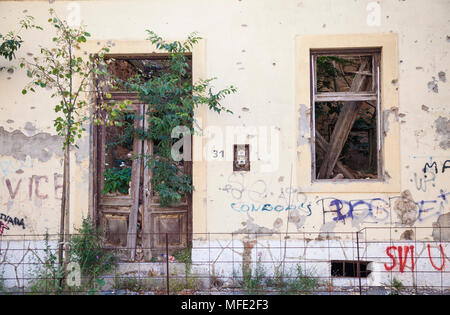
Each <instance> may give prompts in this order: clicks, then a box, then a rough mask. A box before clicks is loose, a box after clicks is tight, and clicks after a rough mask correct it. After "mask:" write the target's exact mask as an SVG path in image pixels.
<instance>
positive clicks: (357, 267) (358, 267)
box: [356, 231, 362, 295]
mask: <svg viewBox="0 0 450 315" xmlns="http://www.w3.org/2000/svg"><path fill="white" fill-rule="evenodd" d="M356 253H357V255H358V262H357V263H356V273H357V275H358V282H359V295H362V289H361V264H360V259H359V231H357V232H356Z"/></svg>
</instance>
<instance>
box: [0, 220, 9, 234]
mask: <svg viewBox="0 0 450 315" xmlns="http://www.w3.org/2000/svg"><path fill="white" fill-rule="evenodd" d="M4 230H9V227H8V224H5V223H3V221H0V235H3V231H4Z"/></svg>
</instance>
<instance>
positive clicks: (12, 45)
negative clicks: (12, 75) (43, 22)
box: [0, 15, 42, 72]
mask: <svg viewBox="0 0 450 315" xmlns="http://www.w3.org/2000/svg"><path fill="white" fill-rule="evenodd" d="M19 25H20V27H19V29H18V30H16V31H10V32H8V33H6V34H4V35H3V34H0V56H2V57H4V58H5V59H7V60H9V61H11V60H13V59H15V58H16V52H17V51H18V50H19V48H20V47H21V46H22V43H23V39H22V37H21V35H20V34H21V32H22V31H23V30H27V29H33V28H35V29H39V30H42V27H40V26H39V25H36V24H34V17H32V16H30V15H27V16H25V17H24V18H23V19H21V20H20V22H19ZM5 69H7V70H8V71H9V72H12V71H13V70H14V68H13V67H12V66H10V67H5V66H0V71H2V70H5Z"/></svg>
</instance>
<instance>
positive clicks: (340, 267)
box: [331, 260, 371, 278]
mask: <svg viewBox="0 0 450 315" xmlns="http://www.w3.org/2000/svg"><path fill="white" fill-rule="evenodd" d="M369 263H370V262H368V261H360V262H359V270H360V276H361V278H367V276H368V275H370V272H371V271H370V270H369V269H368V268H367V266H368V265H369ZM331 276H332V277H338V278H339V277H341V278H343V277H345V278H352V277H353V278H357V277H358V262H357V261H354V260H332V261H331Z"/></svg>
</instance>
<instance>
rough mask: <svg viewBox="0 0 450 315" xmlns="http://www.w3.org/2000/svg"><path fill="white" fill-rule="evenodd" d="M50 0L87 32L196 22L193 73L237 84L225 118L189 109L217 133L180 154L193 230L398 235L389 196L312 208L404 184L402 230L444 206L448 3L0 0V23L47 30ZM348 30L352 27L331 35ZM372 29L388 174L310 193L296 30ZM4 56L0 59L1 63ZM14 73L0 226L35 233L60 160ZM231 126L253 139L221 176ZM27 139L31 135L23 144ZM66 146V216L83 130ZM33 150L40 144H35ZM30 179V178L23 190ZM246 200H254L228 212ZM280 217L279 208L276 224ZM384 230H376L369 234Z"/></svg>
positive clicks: (80, 172) (82, 198)
mask: <svg viewBox="0 0 450 315" xmlns="http://www.w3.org/2000/svg"><path fill="white" fill-rule="evenodd" d="M376 3H379V6H377V5H376ZM50 7H53V8H55V10H56V12H57V13H58V15H59V16H60V17H67V18H68V19H75V21H76V19H77V18H78V17H79V18H80V20H81V21H82V23H83V24H86V25H87V28H88V31H89V32H90V33H91V34H92V38H93V41H96V40H99V41H108V40H111V41H112V42H114V41H118V42H119V41H144V40H145V37H146V33H145V30H146V29H152V30H154V31H155V32H156V33H158V34H159V35H160V36H162V37H164V38H169V39H183V38H185V37H186V36H187V35H188V34H189V33H190V32H192V31H197V32H198V33H199V35H200V36H201V37H203V38H204V41H203V43H202V45H204V49H203V53H201V54H200V55H197V56H200V59H199V62H200V63H202V68H203V70H202V75H199V77H201V76H205V77H207V78H210V77H217V78H218V79H217V80H216V81H215V83H214V85H215V86H216V87H217V88H222V87H225V86H227V85H230V84H232V85H235V86H237V87H238V93H236V94H234V95H231V96H229V97H228V98H227V99H226V100H225V102H224V105H226V106H227V107H228V108H230V109H231V110H232V111H233V112H234V114H233V115H231V114H223V115H220V116H218V115H216V114H214V113H206V114H204V115H203V114H198V115H197V117H199V118H200V117H201V118H202V123H203V128H205V129H206V128H209V131H211V132H215V133H216V134H218V133H219V131H220V132H221V133H222V135H223V143H222V144H221V143H220V141H218V142H215V141H212V139H202V140H201V141H197V143H202V148H198V147H196V148H194V151H195V150H199V149H205V151H206V152H204V155H205V156H210V157H211V158H210V159H209V160H207V161H205V159H202V161H194V172H195V174H194V176H195V178H194V184H195V186H196V189H197V190H196V192H195V194H194V232H197V233H205V232H208V233H218V232H236V231H239V230H245V229H247V230H249V231H269V232H273V231H281V232H286V231H289V232H297V231H300V232H302V231H316V232H321V231H326V232H333V231H334V232H338V231H356V230H359V229H362V228H364V227H367V226H392V227H395V228H398V231H397V232H396V233H398V234H401V233H402V232H403V230H404V229H406V228H408V229H409V228H410V227H409V226H404V225H402V224H401V222H400V219H399V217H398V215H397V212H396V211H395V209H394V207H393V204H394V203H395V200H396V199H392V203H391V204H390V205H386V203H384V206H382V205H380V204H378V205H379V207H378V208H374V209H375V210H374V209H372V210H374V211H372V212H371V213H372V214H373V216H371V215H370V214H371V213H369V212H367V207H366V208H365V209H363V207H361V206H358V207H360V208H357V210H358V211H355V212H354V215H353V218H351V217H347V218H346V219H345V220H338V221H336V220H334V219H333V218H335V217H336V213H332V212H324V210H325V211H328V210H330V209H329V208H330V207H328V206H327V204H325V206H324V205H323V204H322V200H323V198H337V199H339V200H346V201H350V200H365V201H366V202H369V201H370V200H373V199H375V198H380V199H382V200H385V201H388V200H389V198H390V197H391V198H392V197H396V196H399V195H400V194H401V193H402V192H404V191H407V190H408V191H409V192H410V193H411V196H412V198H413V200H414V201H415V202H417V203H419V204H421V201H423V205H422V206H421V207H422V210H423V211H418V212H417V216H416V217H417V220H416V221H415V223H414V226H415V227H422V226H427V227H431V226H432V225H433V223H435V222H437V220H438V218H439V217H440V216H441V215H444V214H447V213H449V212H450V209H449V202H448V199H449V198H450V195H446V193H447V192H448V190H449V183H450V181H449V174H450V169H447V170H445V169H444V172H442V168H443V165H447V166H450V162H448V163H447V164H445V162H446V161H447V160H450V154H449V152H450V151H449V150H450V147H449V144H448V141H449V140H448V137H449V132H450V131H449V127H448V125H449V124H450V123H449V119H450V115H449V110H448V101H449V99H450V89H449V81H448V80H449V79H448V76H449V75H448V72H449V70H450V69H449V65H450V56H449V47H450V38H449V36H450V26H449V23H448V12H449V9H450V3H449V2H448V1H445V0H433V1H422V0H408V1H387V0H385V1H377V2H375V1H369V0H364V1H363V0H360V1H351V0H345V1H336V0H327V1H326V0H284V1H275V0H272V1H270V0H242V1H238V0H233V1H229V0H209V1H207V0H203V1H201V0H191V1H184V0H178V1H172V0H171V1H167V0H152V1H142V0H135V1H123V0H122V1H120V0H110V1H58V0H56V1H53V3H52V4H49V2H48V1H0V33H2V34H3V33H5V32H6V31H8V30H12V29H15V28H16V27H17V22H18V20H19V19H20V18H21V17H22V16H23V15H24V14H28V15H32V16H34V17H35V18H36V22H37V23H38V24H40V25H43V26H47V25H48V23H47V19H48V9H49V8H50ZM378 13H379V23H378V20H377V19H376V18H377V17H378V16H377V14H378ZM373 17H375V19H373ZM47 28H48V27H47ZM355 34H357V35H358V36H357V37H348V38H347V37H345V35H352V36H353V35H355ZM364 34H367V36H365V35H364ZM381 34H387V35H386V36H387V37H378V39H379V40H380V41H383V39H382V38H389V40H391V41H393V42H391V44H387V45H390V46H389V47H390V48H391V49H392V50H391V53H390V57H389V59H387V60H386V63H385V64H384V65H385V66H386V68H385V70H384V71H383V75H384V74H385V73H386V74H389V75H387V76H386V77H383V86H384V89H383V93H385V92H386V91H387V90H388V91H390V92H388V93H390V94H389V95H390V96H389V98H387V100H388V102H385V101H386V99H383V100H382V108H383V114H384V115H385V118H386V119H385V120H384V119H383V121H386V122H387V123H388V124H389V131H388V133H387V135H386V139H388V140H387V142H386V143H387V145H388V146H389V150H388V152H391V153H389V154H387V155H385V156H384V159H385V162H386V164H387V165H389V168H390V169H391V172H389V175H390V177H391V180H392V182H391V183H389V185H384V184H381V185H378V186H379V187H373V186H372V187H373V188H372V187H369V186H365V184H364V183H361V184H353V183H352V184H351V185H348V186H347V185H343V184H342V183H329V184H327V185H325V186H324V187H323V188H321V189H315V188H314V185H311V180H310V177H308V176H307V174H310V169H311V165H310V160H311V157H310V155H309V154H310V153H309V149H308V148H309V145H308V144H307V142H303V141H300V145H299V137H301V136H305V137H304V139H305V141H307V138H308V133H310V126H309V125H308V122H309V119H305V118H306V116H307V112H306V111H307V109H308V108H309V106H310V104H309V103H308V99H309V95H308V89H309V86H306V85H305V82H307V81H305V78H306V77H305V73H306V71H308V70H307V69H304V67H303V68H302V65H304V64H305V60H304V59H302V57H301V56H302V47H303V46H301V45H302V44H301V43H302V39H305V38H309V39H310V40H312V41H313V42H316V43H317V42H321V40H320V39H316V38H319V37H321V36H325V37H322V38H327V40H326V41H322V42H321V45H325V44H326V43H329V44H330V45H333V44H334V43H335V44H336V45H339V42H340V40H341V39H342V41H347V42H348V43H349V44H352V43H351V40H349V38H358V40H359V41H360V43H364V42H367V43H369V42H373V41H372V40H375V41H376V40H377V36H379V35H381ZM331 35H338V36H331ZM23 38H24V41H25V42H24V44H23V47H22V48H21V50H20V51H19V53H18V56H19V57H20V56H24V55H25V54H26V53H28V52H31V53H37V52H38V46H39V45H51V38H52V34H48V33H42V32H40V31H34V30H33V31H28V32H24V33H23ZM311 38H312V39H311ZM330 38H334V40H330ZM144 43H145V42H144ZM299 45H300V46H299ZM380 45H381V44H380ZM330 48H331V47H330ZM130 50H132V47H130ZM130 52H137V51H130ZM303 53H304V51H303ZM194 58H195V57H194ZM4 63H6V62H5V61H3V60H2V61H1V64H2V65H3V64H4ZM390 65H391V66H390ZM445 74H446V76H447V77H445ZM26 79H27V78H26V76H25V74H24V73H23V71H22V70H19V69H17V70H16V71H15V72H14V73H13V74H10V73H6V72H2V73H0V82H1V83H0V128H3V129H0V131H2V132H1V138H0V143H2V142H1V141H3V139H16V140H17V139H18V141H19V142H17V143H19V144H22V145H21V148H22V149H21V150H22V151H23V153H24V154H25V157H24V156H17V154H13V152H9V153H8V152H6V153H2V155H1V156H0V163H1V164H0V166H1V167H2V168H1V169H0V206H1V209H0V212H1V213H5V214H7V215H10V216H14V217H18V218H24V219H25V220H24V221H25V226H26V229H22V227H18V228H16V227H12V228H11V229H10V230H8V231H6V232H5V233H8V234H12V233H15V232H17V233H43V232H45V229H49V231H50V232H53V233H55V232H57V226H58V222H59V200H58V199H57V197H58V195H57V194H58V193H61V192H60V190H59V189H58V188H57V189H56V196H55V184H54V176H55V175H54V174H55V173H57V174H59V173H62V168H61V152H58V151H57V150H56V145H55V143H56V142H57V139H55V138H54V137H52V135H54V134H55V131H54V129H53V122H52V119H54V117H55V115H54V113H53V111H52V107H53V103H52V101H51V100H50V99H49V93H48V92H46V91H39V93H36V94H34V95H30V94H27V95H26V96H22V94H21V93H20V91H21V89H22V87H23V86H24V85H25V84H26V82H27V80H26ZM302 105H304V107H302ZM302 109H303V111H302ZM304 109H306V111H305V110H304ZM233 127H244V128H247V129H245V130H244V131H243V132H244V133H243V134H244V138H243V139H242V140H237V141H240V142H248V143H251V147H252V149H254V148H255V147H256V148H258V147H259V148H260V150H255V151H252V153H251V157H252V159H253V160H252V162H251V171H250V172H248V173H233V170H232V162H231V159H230V155H229V154H230V152H231V151H230V149H231V145H232V144H233V141H229V142H228V143H227V141H226V137H225V136H226V134H227V132H232V131H233ZM386 127H387V126H385V128H386ZM265 132H267V133H269V134H270V133H271V132H272V135H273V138H269V139H272V140H273V143H272V144H274V145H275V147H276V148H277V151H276V152H270V151H269V152H270V153H272V155H273V154H275V156H278V163H276V162H275V167H274V168H273V169H271V168H270V164H268V163H267V161H266V160H264V158H263V157H262V152H263V147H261V146H260V145H258V140H259V139H262V138H261V135H262V134H264V133H265ZM19 133H22V134H23V136H22V135H21V134H19ZM241 134H242V133H241ZM36 135H40V136H42V137H43V138H42V139H43V140H36ZM33 137H34V138H33ZM277 137H278V138H277ZM275 139H278V140H279V141H278V143H277V142H276V141H275ZM272 140H271V141H272ZM268 141H269V140H268ZM42 143H45V147H43V145H42ZM386 143H385V144H386ZM267 144H271V143H267ZM2 145H6V144H4V143H2ZM80 147H81V150H80V151H78V152H77V153H74V154H73V157H72V161H73V163H72V165H74V166H75V169H74V171H73V174H74V180H73V184H72V188H73V191H72V196H74V198H73V200H72V201H71V206H72V209H74V213H73V214H72V223H73V224H75V225H77V224H79V223H80V220H81V218H82V216H86V215H87V214H88V213H89V191H90V189H91V184H90V181H89V167H90V162H89V156H90V155H89V152H90V151H89V150H90V144H89V136H88V134H86V136H85V138H83V139H82V141H81V142H80ZM206 148H207V150H206ZM46 149H47V150H49V152H48V153H45V152H44V153H42V152H41V153H40V154H39V153H36V152H39V150H46ZM213 150H217V151H221V150H224V151H225V154H224V155H225V157H224V158H223V159H222V160H221V159H220V158H213V156H212V151H213ZM0 152H1V151H0ZM258 153H259V154H261V156H260V160H258V158H257V156H258ZM46 154H48V155H50V158H49V157H48V156H47V155H46ZM27 156H28V157H27ZM197 156H198V155H197ZM275 161H276V160H275ZM426 162H428V163H431V162H436V163H437V165H438V168H439V171H438V173H437V174H424V173H423V171H422V169H423V167H424V165H425V163H426ZM425 175H427V178H425V177H424V176H425ZM33 176H34V177H33ZM36 176H44V177H36ZM309 176H310V175H309ZM57 177H58V175H57ZM30 178H32V179H31V182H32V183H34V184H33V186H32V187H31V192H32V193H31V194H30V186H29V185H30V184H29V183H30ZM36 178H37V179H36ZM6 180H9V182H10V183H11V187H12V192H13V193H14V192H15V189H16V187H18V188H17V189H18V190H17V194H16V195H15V197H14V199H13V198H11V193H10V191H9V190H8V187H7V184H6ZM36 180H37V181H38V185H39V188H38V190H37V191H36V188H35V186H36V185H35V182H36ZM58 180H61V179H60V178H59V179H58ZM19 181H21V183H20V185H19V186H17V185H18V183H19ZM388 186H389V187H388ZM316 187H317V185H316ZM383 187H384V188H383ZM386 187H388V188H386ZM289 191H290V192H291V193H290V194H289ZM30 195H31V198H30ZM43 197H46V198H43ZM444 199H445V200H444ZM289 200H290V202H291V204H294V205H296V207H297V208H298V209H297V210H296V211H285V210H282V211H280V212H277V211H275V210H272V211H262V208H263V207H264V205H265V204H270V205H272V208H274V207H275V206H276V205H280V206H284V209H285V208H286V207H285V206H286V205H287V204H289ZM327 200H328V202H329V200H330V199H327ZM379 202H380V203H381V204H383V202H382V201H379ZM242 207H243V208H242ZM247 207H248V208H247ZM252 207H254V208H255V209H256V208H258V207H259V209H260V210H258V211H253V212H252V211H249V212H241V211H239V210H242V209H244V210H245V209H252ZM236 209H237V210H238V211H236ZM277 209H278V210H279V209H281V207H278V208H277ZM343 211H345V210H343ZM288 213H291V214H292V217H291V223H289V224H288V225H287V221H288ZM447 217H448V216H447ZM442 218H445V217H441V220H443V219H442ZM447 220H448V219H447ZM447 222H448V221H447ZM426 231H427V232H426V233H422V234H420V237H421V238H424V239H432V235H430V233H429V231H430V230H429V229H427V230H426ZM417 234H418V235H419V232H417ZM385 236H386V235H385V234H383V232H380V233H378V235H377V237H385ZM386 237H387V236H386ZM396 237H397V236H396ZM398 237H400V236H399V235H398Z"/></svg>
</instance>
